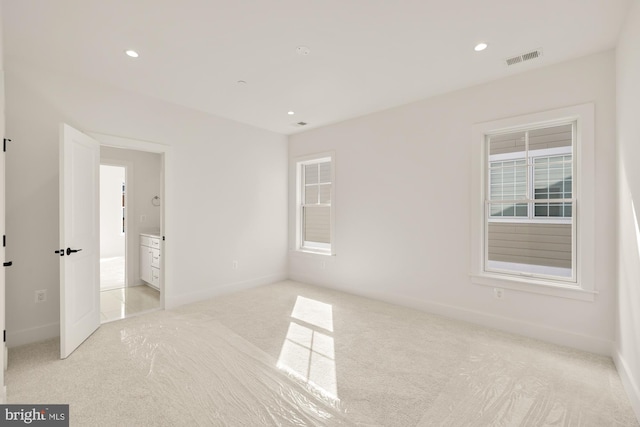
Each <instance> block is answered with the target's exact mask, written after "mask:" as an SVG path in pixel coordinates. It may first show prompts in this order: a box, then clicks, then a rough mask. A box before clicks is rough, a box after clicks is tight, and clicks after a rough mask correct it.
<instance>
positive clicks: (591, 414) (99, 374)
mask: <svg viewBox="0 0 640 427" xmlns="http://www.w3.org/2000/svg"><path fill="white" fill-rule="evenodd" d="M6 384H7V399H8V403H27V402H29V403H35V402H46V403H51V404H53V403H66V404H69V405H70V421H71V425H72V426H174V425H175V426H178V425H179V426H182V425H185V426H186V425H189V426H195V425H206V426H260V425H279V426H285V425H286V426H289V425H292V426H293V425H295V426H351V425H367V426H374V425H376V426H398V427H409V426H426V427H430V426H465V427H466V426H475V427H487V426H500V427H511V426H552V425H553V426H588V427H591V426H593V427H602V426H619V427H622V426H629V427H630V426H633V427H638V426H639V424H638V421H637V419H636V417H635V416H634V413H633V409H632V407H631V404H630V402H629V398H628V397H627V395H626V394H625V392H624V390H623V386H622V382H621V380H620V377H619V375H618V373H617V371H616V369H615V366H614V364H613V362H612V360H611V358H610V357H605V356H600V355H596V354H592V353H587V352H584V351H579V350H575V349H572V348H568V347H563V346H559V345H553V344H549V343H545V342H542V341H538V340H534V339H530V338H525V337H522V336H518V335H513V334H508V333H505V332H500V331H497V330H493V329H488V328H484V327H481V326H477V325H473V324H470V323H465V322H461V321H456V320H452V319H447V318H444V317H441V316H436V315H432V314H429V313H425V312H421V311H416V310H411V309H408V308H405V307H399V306H396V305H393V304H387V303H384V302H380V301H374V300H371V299H367V298H362V297H359V296H354V295H351V294H347V293H343V292H338V291H334V290H330V289H323V288H318V287H314V286H308V285H304V284H301V283H296V282H292V281H284V282H280V283H276V284H273V285H269V286H263V287H259V288H255V289H250V290H245V291H242V292H237V293H233V294H229V295H225V296H221V297H218V298H214V299H210V300H207V301H202V302H198V303H194V304H189V305H185V306H181V307H179V308H177V309H174V310H165V311H155V312H152V313H148V314H144V315H141V316H135V317H132V318H128V319H125V320H122V321H119V322H110V323H108V324H104V325H102V327H100V328H99V329H98V330H97V331H96V332H95V333H94V334H93V335H91V336H90V337H89V338H88V339H87V340H86V341H85V342H84V343H83V344H82V345H81V346H80V347H79V348H78V349H77V350H75V351H74V352H73V353H72V354H71V355H70V356H69V357H68V358H67V359H65V360H60V348H59V339H52V340H49V341H45V342H41V343H35V344H29V345H26V346H22V347H17V348H11V349H9V369H8V371H7V373H6Z"/></svg>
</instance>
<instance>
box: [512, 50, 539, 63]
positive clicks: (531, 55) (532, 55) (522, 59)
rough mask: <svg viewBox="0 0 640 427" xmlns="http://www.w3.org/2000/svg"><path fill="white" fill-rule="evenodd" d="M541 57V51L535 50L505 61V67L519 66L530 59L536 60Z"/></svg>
mask: <svg viewBox="0 0 640 427" xmlns="http://www.w3.org/2000/svg"><path fill="white" fill-rule="evenodd" d="M541 56H542V49H536V50H533V51H531V52H527V53H523V54H521V55H517V56H512V57H511V58H507V59H505V62H506V63H507V66H510V65H515V64H519V63H521V62H525V61H530V60H532V59H536V58H539V57H541Z"/></svg>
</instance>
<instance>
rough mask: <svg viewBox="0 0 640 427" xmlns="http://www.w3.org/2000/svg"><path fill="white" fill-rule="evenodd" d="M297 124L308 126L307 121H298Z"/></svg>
mask: <svg viewBox="0 0 640 427" xmlns="http://www.w3.org/2000/svg"><path fill="white" fill-rule="evenodd" d="M297 125H298V126H306V125H307V122H298V123H297Z"/></svg>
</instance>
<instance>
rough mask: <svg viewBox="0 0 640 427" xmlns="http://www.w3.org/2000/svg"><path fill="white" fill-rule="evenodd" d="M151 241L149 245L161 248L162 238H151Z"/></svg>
mask: <svg viewBox="0 0 640 427" xmlns="http://www.w3.org/2000/svg"><path fill="white" fill-rule="evenodd" d="M149 243H150V244H149V246H151V247H152V248H155V249H160V239H154V238H150V239H149Z"/></svg>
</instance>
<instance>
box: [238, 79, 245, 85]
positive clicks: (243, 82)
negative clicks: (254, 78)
mask: <svg viewBox="0 0 640 427" xmlns="http://www.w3.org/2000/svg"><path fill="white" fill-rule="evenodd" d="M238 84H239V85H246V84H247V82H246V81H245V80H238Z"/></svg>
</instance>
